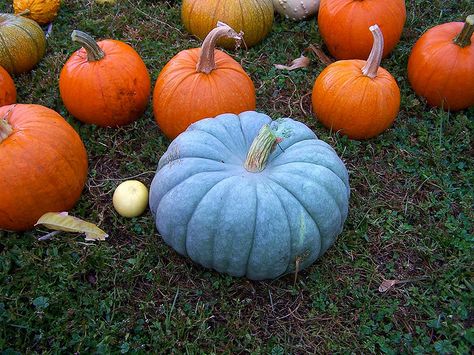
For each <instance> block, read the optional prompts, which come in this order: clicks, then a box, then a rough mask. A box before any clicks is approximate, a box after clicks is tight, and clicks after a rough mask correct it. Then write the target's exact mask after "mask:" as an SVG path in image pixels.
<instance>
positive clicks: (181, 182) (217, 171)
mask: <svg viewBox="0 0 474 355" xmlns="http://www.w3.org/2000/svg"><path fill="white" fill-rule="evenodd" d="M222 172H225V170H215V171H214V170H211V171H202V172H199V173H196V174H193V175H191V176H188V177H187V178H186V179H184V180H183V181H180V182H179V183H178V184H176V185H174V186H173V187H172V188H171V189H169V190H168V191H166V193H165V194H163V196H162V197H161V200H160V202H159V203H158V205H157V206H156V210H157V211H158V209H159V207H160V204H161V201H163V199H164V198H165V197H166V196H167V195H168V194H169V193H170V192H171V191H173V190H174V189H175V188H176V187H178V186H179V185H181V184H183V183H184V182H186V181H187V180H189V179H192V178H194V177H196V176H197V175H200V174H210V173H222ZM227 177H228V176H225V177H223V178H222V179H226V178H227Z"/></svg>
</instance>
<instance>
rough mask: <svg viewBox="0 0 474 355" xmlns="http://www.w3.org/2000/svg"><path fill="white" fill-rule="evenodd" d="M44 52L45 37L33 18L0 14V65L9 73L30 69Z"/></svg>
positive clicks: (23, 71)
mask: <svg viewBox="0 0 474 355" xmlns="http://www.w3.org/2000/svg"><path fill="white" fill-rule="evenodd" d="M45 52H46V37H45V35H44V32H43V30H42V29H41V27H40V26H39V25H38V24H37V23H36V22H35V21H33V20H30V19H28V18H24V17H22V16H15V15H12V14H0V66H2V67H3V68H4V69H5V70H6V71H7V72H9V73H10V74H20V73H25V72H28V71H30V70H31V69H33V68H34V67H35V65H36V64H38V62H39V61H40V60H41V59H42V58H43V56H44V54H45Z"/></svg>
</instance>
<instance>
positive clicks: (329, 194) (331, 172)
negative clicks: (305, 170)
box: [276, 162, 347, 219]
mask: <svg viewBox="0 0 474 355" xmlns="http://www.w3.org/2000/svg"><path fill="white" fill-rule="evenodd" d="M294 163H296V162H294ZM288 164H293V162H291V163H288ZM300 164H301V163H300ZM303 164H309V165H311V166H317V167H321V168H323V169H326V170H327V171H329V174H330V175H331V176H332V175H335V176H337V174H335V173H334V172H333V171H332V170H331V169H327V168H326V167H325V166H322V165H317V164H312V163H306V162H304V163H303ZM276 173H278V174H291V175H295V176H298V177H300V178H307V176H305V175H301V174H297V173H295V172H291V173H285V172H276ZM337 177H338V178H339V176H337ZM339 179H340V178H339ZM341 182H342V185H343V186H344V190H346V187H347V186H346V184H345V183H344V181H342V180H341ZM319 185H320V186H322V187H323V188H324V190H325V192H326V193H327V194H328V196H330V197H331V198H332V199H333V201H334V202H335V204H336V206H337V207H338V208H339V211H342V210H343V209H342V208H341V206H340V205H339V202H338V200H336V199H335V198H334V197H333V195H332V193H331V191H329V190H328V189H327V188H326V186H325V185H324V184H322V183H321V182H320V184H319ZM341 214H342V213H341ZM341 219H342V218H341Z"/></svg>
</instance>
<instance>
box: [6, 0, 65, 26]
mask: <svg viewBox="0 0 474 355" xmlns="http://www.w3.org/2000/svg"><path fill="white" fill-rule="evenodd" d="M60 5H61V2H60V1H59V0H13V10H14V11H15V14H16V15H21V16H24V17H28V18H30V19H32V20H34V21H36V22H38V23H39V24H40V25H46V24H48V23H50V22H51V21H53V20H54V19H55V18H56V16H57V15H58V11H59V7H60Z"/></svg>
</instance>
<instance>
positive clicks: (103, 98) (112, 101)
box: [59, 31, 151, 127]
mask: <svg viewBox="0 0 474 355" xmlns="http://www.w3.org/2000/svg"><path fill="white" fill-rule="evenodd" d="M71 37H72V39H73V41H75V42H79V43H81V44H82V45H83V48H81V49H79V50H78V51H76V52H75V53H74V54H73V55H72V56H71V57H70V58H69V59H68V61H67V62H66V64H65V65H64V67H63V69H62V70H61V74H60V77H59V92H60V94H61V98H62V100H63V102H64V106H66V108H67V110H68V111H69V113H70V114H71V115H73V116H74V117H75V118H77V119H78V120H80V121H82V122H85V123H91V124H96V125H98V126H102V127H117V126H123V125H126V124H129V123H131V122H133V121H135V120H136V119H138V118H139V117H140V116H141V115H142V114H143V112H144V111H145V108H146V106H147V105H148V100H149V97H150V91H151V82H150V76H149V74H148V70H147V68H146V66H145V63H144V62H143V60H142V59H141V58H140V56H139V55H138V53H137V52H135V50H134V49H133V48H132V47H130V46H129V45H128V44H126V43H124V42H121V41H116V40H112V39H107V40H104V41H100V42H97V43H96V42H95V41H94V39H93V38H92V37H91V36H89V35H88V34H86V33H84V32H81V31H73V33H72V36H71Z"/></svg>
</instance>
